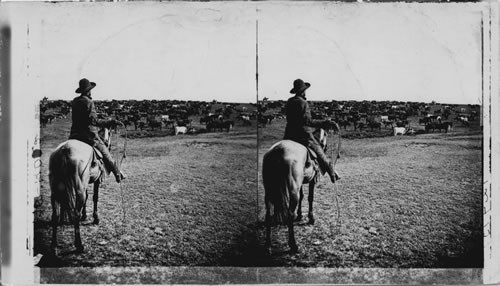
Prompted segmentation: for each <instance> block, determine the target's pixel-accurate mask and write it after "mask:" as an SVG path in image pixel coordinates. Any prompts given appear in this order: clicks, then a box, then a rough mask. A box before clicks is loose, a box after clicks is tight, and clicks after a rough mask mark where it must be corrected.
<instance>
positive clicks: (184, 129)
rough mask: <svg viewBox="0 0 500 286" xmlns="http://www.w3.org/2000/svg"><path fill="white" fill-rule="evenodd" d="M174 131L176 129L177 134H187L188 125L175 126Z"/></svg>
mask: <svg viewBox="0 0 500 286" xmlns="http://www.w3.org/2000/svg"><path fill="white" fill-rule="evenodd" d="M174 131H175V135H179V134H186V133H187V127H186V126H175V127H174Z"/></svg>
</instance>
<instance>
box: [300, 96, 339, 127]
mask: <svg viewBox="0 0 500 286" xmlns="http://www.w3.org/2000/svg"><path fill="white" fill-rule="evenodd" d="M304 122H305V123H306V126H311V127H319V128H323V129H333V130H334V131H336V132H338V131H339V129H340V128H339V125H338V124H337V123H336V122H335V121H333V120H331V119H325V120H319V119H313V118H312V116H311V109H310V108H309V105H308V104H307V102H306V103H305V112H304Z"/></svg>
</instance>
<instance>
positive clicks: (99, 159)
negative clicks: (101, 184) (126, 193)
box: [90, 147, 110, 181]
mask: <svg viewBox="0 0 500 286" xmlns="http://www.w3.org/2000/svg"><path fill="white" fill-rule="evenodd" d="M92 150H93V152H92V159H91V161H90V180H91V181H96V180H98V179H102V178H103V177H104V176H102V174H106V175H109V173H110V171H109V170H108V169H107V168H106V165H105V164H104V161H103V155H102V153H101V151H99V150H97V149H96V148H95V147H92Z"/></svg>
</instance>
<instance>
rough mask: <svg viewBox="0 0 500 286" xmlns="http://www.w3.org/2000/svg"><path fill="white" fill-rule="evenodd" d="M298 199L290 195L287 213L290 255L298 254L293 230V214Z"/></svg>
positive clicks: (293, 194)
mask: <svg viewBox="0 0 500 286" xmlns="http://www.w3.org/2000/svg"><path fill="white" fill-rule="evenodd" d="M298 199H299V198H298V194H297V193H290V209H289V212H288V245H289V246H290V252H291V253H297V252H299V248H298V246H297V242H296V241H295V233H294V230H293V221H294V214H295V209H296V207H297V204H298Z"/></svg>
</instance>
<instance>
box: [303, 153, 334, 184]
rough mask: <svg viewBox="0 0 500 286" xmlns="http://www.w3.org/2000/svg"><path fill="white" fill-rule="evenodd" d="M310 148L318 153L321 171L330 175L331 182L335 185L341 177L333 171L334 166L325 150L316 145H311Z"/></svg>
mask: <svg viewBox="0 0 500 286" xmlns="http://www.w3.org/2000/svg"><path fill="white" fill-rule="evenodd" d="M309 146H310V147H311V148H312V149H313V150H314V152H316V155H317V156H318V163H319V165H320V167H321V169H322V170H323V171H325V172H327V173H328V175H329V176H330V181H332V183H335V182H336V181H337V180H339V179H340V176H339V175H338V174H337V172H335V170H334V169H333V164H332V162H331V161H330V160H328V157H327V156H326V154H325V152H324V151H323V149H322V148H321V147H319V146H318V145H315V144H310V145H309Z"/></svg>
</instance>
